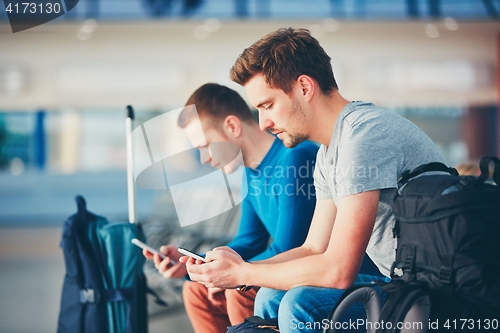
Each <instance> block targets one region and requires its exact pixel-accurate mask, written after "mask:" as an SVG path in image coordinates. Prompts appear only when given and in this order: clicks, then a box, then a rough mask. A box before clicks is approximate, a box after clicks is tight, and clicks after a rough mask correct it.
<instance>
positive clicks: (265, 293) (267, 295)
mask: <svg viewBox="0 0 500 333" xmlns="http://www.w3.org/2000/svg"><path fill="white" fill-rule="evenodd" d="M284 294H285V292H284V291H282V290H275V289H270V288H260V289H259V291H258V292H257V296H256V297H255V311H254V312H255V315H256V316H261V317H264V318H269V317H276V316H277V313H278V306H279V302H280V301H281V298H282V297H283V295H284ZM275 313H276V314H275Z"/></svg>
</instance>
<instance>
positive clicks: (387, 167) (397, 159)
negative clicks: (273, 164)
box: [314, 102, 446, 276]
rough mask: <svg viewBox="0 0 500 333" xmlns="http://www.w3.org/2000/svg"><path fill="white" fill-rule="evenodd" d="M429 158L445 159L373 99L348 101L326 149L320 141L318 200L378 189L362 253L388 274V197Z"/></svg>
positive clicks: (392, 242) (391, 255)
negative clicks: (405, 173)
mask: <svg viewBox="0 0 500 333" xmlns="http://www.w3.org/2000/svg"><path fill="white" fill-rule="evenodd" d="M429 162H442V163H446V162H445V159H444V157H443V155H442V154H441V152H440V151H439V149H438V148H437V146H436V145H435V144H434V143H433V142H432V140H431V139H430V138H429V137H428V136H427V135H426V134H425V133H424V132H422V131H421V130H420V129H419V128H418V127H417V126H415V125H414V124H413V123H412V122H410V121H409V120H407V119H405V118H403V117H401V116H399V115H397V114H394V113H391V112H389V111H386V110H383V109H379V108H377V107H376V106H375V105H373V104H371V103H364V102H352V103H350V104H348V105H346V106H345V107H344V108H343V109H342V111H341V112H340V114H339V116H338V118H337V121H336V123H335V128H334V130H333V134H332V138H331V140H330V144H329V146H328V147H326V146H324V145H321V147H320V149H319V151H318V155H317V160H316V168H315V171H314V184H315V186H316V196H317V199H318V200H322V199H333V200H334V201H335V204H336V205H338V201H339V199H340V198H342V197H345V196H349V195H352V194H356V193H361V192H366V191H371V190H380V201H379V205H378V211H377V217H376V220H375V226H374V228H373V231H372V236H371V238H370V242H369V243H368V247H367V249H366V253H367V254H368V255H369V256H370V258H371V259H372V260H373V262H374V263H375V264H376V265H377V267H378V268H379V270H380V272H381V273H382V274H384V275H386V276H389V275H390V267H391V265H392V263H393V261H394V259H395V248H396V239H394V238H393V236H392V228H393V227H394V222H395V219H394V213H393V212H392V208H391V200H392V198H393V196H394V191H395V190H396V189H397V177H398V175H399V174H401V173H402V172H403V171H405V170H413V169H414V168H416V167H418V166H419V165H422V164H425V163H429Z"/></svg>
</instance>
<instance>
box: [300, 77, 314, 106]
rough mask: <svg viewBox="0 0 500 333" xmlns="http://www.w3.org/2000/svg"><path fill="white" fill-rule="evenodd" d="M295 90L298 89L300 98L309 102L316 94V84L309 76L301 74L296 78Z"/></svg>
mask: <svg viewBox="0 0 500 333" xmlns="http://www.w3.org/2000/svg"><path fill="white" fill-rule="evenodd" d="M297 89H300V96H302V97H303V98H304V99H305V100H306V102H309V101H310V100H311V98H312V97H313V96H314V94H315V93H316V89H317V84H316V81H315V80H313V79H312V78H311V77H310V76H308V75H305V74H302V75H300V76H299V77H298V78H297Z"/></svg>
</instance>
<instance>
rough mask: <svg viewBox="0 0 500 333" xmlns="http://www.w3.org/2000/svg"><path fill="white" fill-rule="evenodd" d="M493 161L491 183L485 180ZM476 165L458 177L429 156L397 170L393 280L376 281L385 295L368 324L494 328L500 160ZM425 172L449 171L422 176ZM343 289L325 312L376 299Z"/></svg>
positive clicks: (499, 298) (498, 311)
mask: <svg viewBox="0 0 500 333" xmlns="http://www.w3.org/2000/svg"><path fill="white" fill-rule="evenodd" d="M491 162H494V165H495V167H494V172H493V181H494V183H489V182H487V180H488V176H489V170H488V167H489V164H490V163H491ZM480 169H481V175H480V176H479V177H475V176H458V173H457V171H456V170H455V169H453V168H448V167H447V166H445V165H444V164H441V163H429V164H426V165H423V166H420V167H418V168H416V169H415V170H413V171H411V172H410V171H406V172H404V173H403V174H402V175H401V176H400V177H399V180H398V184H399V186H400V190H399V191H398V192H397V193H396V195H395V198H394V201H393V204H392V209H393V211H394V215H395V217H396V224H395V227H394V237H397V238H398V242H397V250H396V260H395V262H394V264H393V267H392V269H391V277H392V281H391V282H390V283H388V284H387V285H383V286H381V287H380V288H381V289H382V291H383V293H384V296H385V298H386V301H385V303H384V305H383V307H382V308H381V311H380V314H379V315H378V320H376V323H375V324H376V325H375V326H376V327H373V325H372V327H367V328H368V329H369V330H368V331H372V332H375V331H376V332H399V331H400V328H405V327H406V328H409V327H410V326H412V325H414V327H413V329H415V331H422V332H424V331H426V330H428V329H429V330H438V331H452V332H457V331H468V332H471V331H480V330H489V331H491V330H497V329H499V328H500V325H499V320H500V186H499V185H500V160H499V159H498V158H496V157H485V158H483V159H482V160H481V162H480ZM430 171H441V172H447V173H449V174H451V175H444V174H433V175H422V174H423V173H425V172H430ZM417 176H419V177H417ZM365 288H368V289H371V288H372V287H365ZM349 292H351V293H352V291H351V290H349V291H347V292H346V297H345V298H347V301H344V304H337V307H336V309H334V311H333V312H332V315H331V316H330V318H334V317H335V318H338V317H339V312H341V311H344V309H345V308H346V307H347V306H349V305H350V304H352V303H353V302H355V301H362V302H365V305H366V304H367V303H366V302H368V300H371V303H377V302H374V301H373V300H372V297H375V296H373V295H368V292H365V293H360V292H358V295H359V296H358V297H352V296H351V297H349V298H348V297H347V294H349ZM368 296H370V297H368ZM377 297H379V296H377ZM339 303H341V302H339ZM372 307H373V306H372ZM336 312H337V313H336ZM371 312H373V311H371ZM371 318H372V320H373V318H377V315H376V314H372V315H371ZM382 322H384V323H385V325H381V323H382ZM419 322H420V323H421V325H420V326H419V325H418V323H419ZM405 325H406V326H405ZM370 328H372V329H371V330H370ZM325 331H326V332H336V330H335V329H327V330H325Z"/></svg>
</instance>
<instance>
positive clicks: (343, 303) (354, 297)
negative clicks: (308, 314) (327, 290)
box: [323, 284, 382, 333]
mask: <svg viewBox="0 0 500 333" xmlns="http://www.w3.org/2000/svg"><path fill="white" fill-rule="evenodd" d="M377 285H378V284H369V285H357V286H353V287H351V288H349V289H347V290H346V291H345V292H344V293H343V294H342V296H341V297H340V299H339V300H338V302H337V304H336V305H335V307H334V308H333V310H332V312H331V313H330V316H329V317H328V320H329V321H330V322H333V323H335V322H337V321H339V320H340V318H342V316H343V315H344V313H345V312H346V311H347V310H348V309H349V308H350V307H351V306H352V305H353V304H354V303H356V302H362V303H363V304H364V306H365V309H366V314H367V321H370V322H376V321H378V318H379V316H380V311H381V308H382V301H381V297H380V292H379V291H378V290H377V289H376V288H375V287H376V286H377ZM337 331H338V330H337V329H336V328H335V325H330V327H327V328H325V329H324V331H323V332H324V333H334V332H337ZM367 332H368V333H374V332H375V330H373V329H372V330H370V329H368V330H367Z"/></svg>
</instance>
